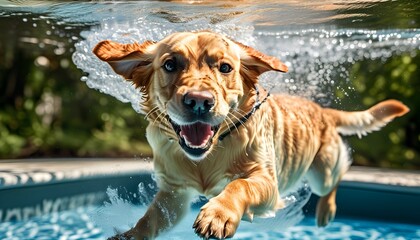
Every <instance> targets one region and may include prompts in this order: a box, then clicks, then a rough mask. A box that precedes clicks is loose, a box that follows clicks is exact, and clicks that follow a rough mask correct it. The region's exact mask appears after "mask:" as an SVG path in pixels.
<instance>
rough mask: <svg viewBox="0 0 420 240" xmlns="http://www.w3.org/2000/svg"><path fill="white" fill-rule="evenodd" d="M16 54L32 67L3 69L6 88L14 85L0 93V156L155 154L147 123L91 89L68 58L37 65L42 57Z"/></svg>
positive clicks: (50, 59)
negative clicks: (22, 70) (21, 72)
mask: <svg viewBox="0 0 420 240" xmlns="http://www.w3.org/2000/svg"><path fill="white" fill-rule="evenodd" d="M15 57H16V58H18V59H17V61H18V62H19V64H20V66H28V68H27V70H28V71H27V74H25V75H24V76H22V75H19V74H16V73H14V70H13V69H1V70H2V71H0V76H1V77H2V84H3V86H1V87H2V91H5V90H7V89H13V91H12V92H11V93H7V92H5V93H3V94H2V98H0V101H1V102H0V103H1V106H2V107H1V108H0V138H1V141H0V157H1V158H16V157H39V156H48V157H53V156H56V157H74V156H77V157H80V156H84V157H87V156H95V157H98V156H130V157H132V156H134V155H142V154H143V155H146V156H147V155H150V154H151V150H150V147H149V146H148V145H147V143H146V139H145V127H146V126H147V123H146V121H145V120H144V119H143V116H141V115H139V114H137V113H136V112H134V110H133V109H132V108H131V106H130V105H129V104H124V103H121V102H119V101H118V100H116V99H114V98H113V97H111V96H108V95H104V94H101V93H99V92H98V91H96V90H92V89H88V88H87V86H86V84H85V83H84V82H82V81H80V80H79V79H80V77H81V74H82V73H81V72H80V70H78V69H76V67H75V66H74V65H72V64H70V63H69V62H66V61H67V60H60V59H57V58H56V57H47V63H48V64H46V65H45V66H39V65H38V66H37V65H36V64H34V63H36V62H37V61H38V60H39V58H38V60H37V58H34V57H31V56H25V55H19V54H17V55H15ZM9 70H10V71H9ZM16 71H21V68H18V69H16ZM16 76H17V77H16ZM12 86H13V87H12ZM8 96H10V97H8Z"/></svg>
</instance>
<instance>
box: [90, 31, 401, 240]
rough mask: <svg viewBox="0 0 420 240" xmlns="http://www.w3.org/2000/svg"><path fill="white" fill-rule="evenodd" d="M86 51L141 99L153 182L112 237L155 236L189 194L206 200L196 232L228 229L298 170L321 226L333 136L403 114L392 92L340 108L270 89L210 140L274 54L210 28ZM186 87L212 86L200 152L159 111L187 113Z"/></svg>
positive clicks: (332, 167)
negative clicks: (172, 70) (204, 149)
mask: <svg viewBox="0 0 420 240" xmlns="http://www.w3.org/2000/svg"><path fill="white" fill-rule="evenodd" d="M93 52H94V53H95V54H96V55H97V56H98V57H99V58H100V59H101V60H103V61H105V62H108V63H109V64H110V65H111V67H112V68H113V69H114V71H115V72H117V73H118V74H120V75H122V76H123V77H124V78H126V79H128V80H129V81H132V82H133V83H134V84H135V86H136V87H138V88H139V89H140V90H141V91H142V92H143V94H144V95H143V96H144V99H143V101H142V103H141V104H142V109H143V111H144V114H146V116H147V118H148V120H149V122H150V123H149V126H148V127H147V139H148V141H149V143H150V145H151V147H152V149H153V153H154V167H155V172H156V176H157V179H158V185H159V192H158V193H157V195H156V197H155V199H154V201H153V203H152V204H151V205H150V207H149V209H148V210H147V212H146V214H145V215H144V216H143V217H142V218H141V219H140V220H139V222H138V223H137V224H136V225H135V227H134V228H132V229H131V230H129V231H128V232H126V233H123V234H121V235H117V236H115V237H114V238H119V237H122V236H124V237H135V238H136V239H144V238H154V237H156V236H157V235H158V234H159V233H160V232H162V231H165V230H167V229H169V228H171V227H172V226H173V225H174V224H176V223H177V222H178V221H179V220H180V219H181V218H182V217H183V216H184V215H185V214H186V212H187V211H188V209H189V201H190V200H191V199H192V198H193V197H194V196H195V195H197V194H204V195H206V196H207V197H209V198H210V200H209V202H208V203H207V204H205V205H204V206H203V207H202V208H201V211H200V213H199V215H198V216H197V219H196V220H195V222H194V224H193V228H194V229H195V232H196V233H197V234H198V235H199V236H200V237H203V238H227V237H232V236H233V235H234V234H235V231H236V229H237V227H238V225H239V222H240V220H241V219H248V220H252V218H253V216H254V215H266V214H270V213H271V212H274V211H276V210H278V209H281V208H282V207H284V203H283V201H282V199H281V196H284V195H285V194H287V193H288V192H290V191H292V190H293V189H294V187H296V184H297V183H299V182H300V181H301V180H302V179H303V178H306V179H307V180H308V183H309V184H310V186H311V189H312V191H313V192H314V193H315V194H317V195H319V196H321V198H320V200H319V202H318V205H317V212H316V214H317V216H316V217H317V223H318V225H319V226H326V225H327V224H328V223H329V222H330V221H331V220H332V219H333V218H334V215H335V211H336V204H335V194H336V190H337V188H336V187H337V184H338V182H339V181H340V179H341V178H342V176H343V174H344V173H345V172H346V171H347V169H348V167H349V165H350V161H349V156H348V152H347V147H346V146H345V144H344V143H343V141H342V139H341V137H340V134H347V135H348V134H358V135H364V134H366V133H367V132H370V131H373V130H378V129H379V128H380V127H382V126H384V125H385V124H386V123H388V122H389V121H391V120H392V119H394V118H395V117H397V116H402V115H404V114H405V113H406V112H408V108H407V107H406V106H405V105H403V104H402V103H400V102H398V101H395V100H389V101H384V102H381V103H379V104H378V105H375V106H374V107H372V108H370V109H368V110H366V111H361V112H344V111H338V110H333V109H326V108H322V107H320V106H319V105H317V104H315V103H313V102H310V101H308V100H305V99H302V98H298V97H292V96H287V95H271V96H270V97H268V99H267V101H266V102H265V103H263V104H262V105H261V108H260V109H259V110H257V111H256V112H255V114H253V115H252V117H251V118H250V119H249V120H248V121H246V122H245V123H244V124H242V125H241V126H239V127H237V128H236V129H234V130H233V131H232V132H231V133H230V134H229V135H228V136H227V137H226V138H225V139H223V140H222V141H219V140H217V136H219V135H220V134H221V133H223V132H224V131H226V130H227V129H228V128H229V127H230V126H231V125H233V123H234V122H237V121H238V119H239V118H240V117H241V116H243V115H244V114H246V113H248V112H249V111H250V110H251V109H252V106H253V105H254V103H255V101H256V91H255V85H256V84H258V76H259V75H260V74H262V73H263V72H266V71H271V70H274V71H279V72H286V71H287V67H286V66H285V65H284V64H283V63H281V62H280V61H279V60H278V59H276V58H274V57H270V56H267V55H264V54H262V53H261V52H258V51H256V50H255V49H253V48H250V47H247V46H245V45H242V44H240V43H237V42H235V41H233V40H230V39H228V38H226V37H224V36H222V35H219V34H215V33H212V32H186V33H175V34H172V35H170V36H168V37H167V38H165V39H163V40H161V41H159V42H157V43H154V42H151V41H146V42H144V43H142V44H139V43H134V44H119V43H116V42H112V41H104V42H101V43H99V44H98V45H97V46H96V47H95V49H94V50H93ZM168 56H176V59H177V61H179V64H181V65H183V66H182V69H181V70H182V71H181V70H180V71H179V72H177V73H176V74H167V73H165V71H163V70H162V64H163V62H164V59H165V58H166V57H168ZM221 62H229V64H231V65H232V67H233V72H231V73H230V74H226V75H224V74H220V73H219V72H218V69H217V67H218V66H219V65H220V63H221ZM191 90H199V91H204V90H206V91H210V92H212V94H214V96H215V101H216V104H215V106H214V107H213V108H212V110H211V116H209V118H208V121H209V122H212V123H216V122H220V123H221V128H220V129H219V131H218V132H217V133H216V136H215V137H214V139H213V143H212V146H211V149H210V150H209V153H208V154H206V155H205V156H204V157H203V158H202V159H192V158H190V157H189V156H188V155H186V154H185V153H184V151H183V150H182V149H181V147H180V145H179V144H178V136H177V135H176V133H175V132H174V130H173V129H172V126H171V124H170V123H169V121H168V116H170V117H173V118H179V119H186V118H187V116H186V115H187V113H186V112H185V110H184V109H183V107H182V103H181V101H182V100H181V98H182V96H183V94H185V93H186V92H188V91H191ZM266 94H267V93H266V92H264V91H263V90H262V92H261V93H260V95H261V96H265V95H266ZM122 214H123V213H122Z"/></svg>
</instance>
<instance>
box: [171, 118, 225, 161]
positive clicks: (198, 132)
mask: <svg viewBox="0 0 420 240" xmlns="http://www.w3.org/2000/svg"><path fill="white" fill-rule="evenodd" d="M170 122H171V124H172V127H173V129H174V130H175V132H176V133H177V135H178V137H179V144H180V145H181V147H182V149H184V151H185V152H186V153H188V154H189V155H191V156H193V157H197V158H200V157H202V156H203V154H204V153H206V152H207V151H208V150H209V149H210V147H211V144H212V141H213V137H214V135H215V134H216V132H217V131H218V130H219V125H217V126H212V125H210V124H208V123H203V122H195V123H193V124H189V125H178V124H176V123H174V122H173V121H170Z"/></svg>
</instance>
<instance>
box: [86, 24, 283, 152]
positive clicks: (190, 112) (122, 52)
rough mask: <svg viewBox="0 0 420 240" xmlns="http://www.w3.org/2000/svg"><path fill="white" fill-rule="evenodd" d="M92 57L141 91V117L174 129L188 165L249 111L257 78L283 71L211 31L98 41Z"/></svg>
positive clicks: (272, 60)
mask: <svg viewBox="0 0 420 240" xmlns="http://www.w3.org/2000/svg"><path fill="white" fill-rule="evenodd" d="M93 52H94V54H96V56H98V57H99V59H101V60H103V61H105V62H107V63H109V64H110V65H111V67H112V68H113V69H114V71H115V72H116V73H118V74H120V75H122V76H123V77H124V78H125V79H127V80H129V81H132V82H133V83H134V84H135V86H136V87H137V88H140V89H141V91H142V92H143V93H144V97H145V99H144V102H143V108H144V110H145V112H148V114H150V115H154V116H157V117H156V118H158V119H157V120H158V121H161V122H162V124H163V125H165V126H166V127H169V128H172V129H173V133H175V134H176V136H177V138H178V139H179V143H180V145H181V147H182V149H183V150H184V152H185V153H186V155H187V156H188V157H189V158H191V159H192V160H201V159H203V158H205V157H206V156H207V154H208V153H209V152H210V151H211V149H212V148H213V145H214V144H215V143H214V142H215V141H213V139H214V138H215V136H217V135H219V134H220V133H219V130H220V129H221V126H223V128H227V127H228V126H229V125H232V124H233V122H235V121H237V118H238V117H237V116H240V115H243V114H246V112H247V111H249V110H250V109H251V108H252V104H253V101H255V100H254V99H253V98H252V96H253V95H254V94H255V91H254V86H255V84H256V83H257V80H258V76H259V75H260V74H262V73H263V72H266V71H269V70H275V71H280V72H286V71H287V67H286V65H284V64H283V63H282V62H280V61H279V60H278V59H276V58H274V57H270V56H266V55H264V54H262V53H260V52H258V51H256V50H255V49H253V48H251V47H248V46H245V45H242V44H240V43H237V42H234V41H232V40H230V39H228V38H226V37H224V36H222V35H220V34H216V33H213V32H181V33H174V34H171V35H169V36H168V37H166V38H165V39H163V40H161V41H159V42H156V43H155V42H151V41H146V42H144V43H142V44H138V43H134V44H120V43H116V42H112V41H103V42H100V43H98V45H97V46H96V47H95V48H94V50H93ZM152 113H156V114H152ZM161 116H165V118H161ZM235 119H236V120H235ZM154 120H156V119H154Z"/></svg>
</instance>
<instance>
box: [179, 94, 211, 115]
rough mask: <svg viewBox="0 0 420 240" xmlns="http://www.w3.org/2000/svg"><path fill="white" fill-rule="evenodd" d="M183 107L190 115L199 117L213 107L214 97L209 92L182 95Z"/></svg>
mask: <svg viewBox="0 0 420 240" xmlns="http://www.w3.org/2000/svg"><path fill="white" fill-rule="evenodd" d="M184 106H185V108H187V109H188V110H190V111H191V112H192V113H194V114H196V115H201V114H204V113H207V112H209V111H210V109H211V108H212V107H213V106H214V96H213V94H211V93H210V92H209V91H194V92H188V93H186V94H185V95H184Z"/></svg>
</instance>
